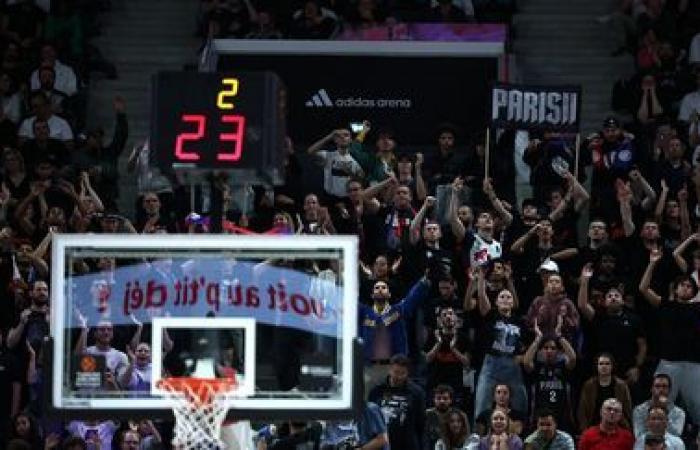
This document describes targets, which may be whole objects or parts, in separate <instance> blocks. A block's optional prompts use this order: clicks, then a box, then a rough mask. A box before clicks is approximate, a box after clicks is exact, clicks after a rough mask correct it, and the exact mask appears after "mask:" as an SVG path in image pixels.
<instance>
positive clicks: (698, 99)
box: [678, 73, 700, 122]
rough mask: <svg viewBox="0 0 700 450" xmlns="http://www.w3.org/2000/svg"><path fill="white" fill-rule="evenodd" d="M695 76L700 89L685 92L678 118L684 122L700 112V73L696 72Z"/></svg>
mask: <svg viewBox="0 0 700 450" xmlns="http://www.w3.org/2000/svg"><path fill="white" fill-rule="evenodd" d="M695 77H696V78H695V82H696V83H697V86H698V89H697V90H695V91H693V92H689V93H687V94H685V96H684V97H683V100H681V107H680V110H679V111H678V120H680V121H683V122H690V121H691V119H692V118H693V115H695V114H698V112H700V73H698V74H696V75H695Z"/></svg>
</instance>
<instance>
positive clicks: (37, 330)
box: [7, 280, 49, 355]
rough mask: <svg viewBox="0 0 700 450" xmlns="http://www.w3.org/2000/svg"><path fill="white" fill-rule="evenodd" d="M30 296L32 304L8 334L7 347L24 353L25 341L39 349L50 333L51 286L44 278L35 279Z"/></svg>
mask: <svg viewBox="0 0 700 450" xmlns="http://www.w3.org/2000/svg"><path fill="white" fill-rule="evenodd" d="M30 297H31V301H32V303H31V305H30V306H29V308H27V309H25V310H24V311H22V313H21V314H20V316H19V318H18V320H17V322H16V323H15V326H14V327H12V328H11V329H10V332H9V333H8V335H7V347H8V348H11V349H17V351H19V352H20V353H21V354H22V355H24V351H23V350H22V349H24V348H25V342H29V344H30V345H31V346H32V347H34V349H35V350H38V349H39V348H40V347H41V345H42V344H43V342H44V338H45V337H46V336H48V335H49V322H48V317H49V286H48V285H47V284H46V282H45V281H43V280H37V281H35V282H34V284H33V285H32V289H31V291H30Z"/></svg>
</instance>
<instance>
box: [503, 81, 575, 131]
mask: <svg viewBox="0 0 700 450" xmlns="http://www.w3.org/2000/svg"><path fill="white" fill-rule="evenodd" d="M580 118H581V87H580V86H530V85H516V84H501V83H497V84H495V85H494V86H493V90H492V91H491V118H490V119H491V123H492V125H494V126H496V127H499V128H500V127H506V126H511V127H512V126H515V127H517V128H522V129H533V128H554V129H557V130H560V131H569V132H576V131H578V130H579V123H580Z"/></svg>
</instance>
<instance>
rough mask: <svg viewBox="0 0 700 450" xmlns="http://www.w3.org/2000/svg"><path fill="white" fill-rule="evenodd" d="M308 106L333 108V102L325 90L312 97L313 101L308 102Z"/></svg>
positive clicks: (320, 90)
mask: <svg viewBox="0 0 700 450" xmlns="http://www.w3.org/2000/svg"><path fill="white" fill-rule="evenodd" d="M306 106H307V107H309V108H332V107H333V101H332V100H331V98H330V96H329V95H328V92H326V90H325V89H319V90H318V92H317V93H315V94H314V96H313V97H311V100H307V101H306Z"/></svg>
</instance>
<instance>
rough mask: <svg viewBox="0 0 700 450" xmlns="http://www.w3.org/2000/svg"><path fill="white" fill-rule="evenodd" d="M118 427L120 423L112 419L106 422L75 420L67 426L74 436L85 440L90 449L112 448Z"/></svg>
mask: <svg viewBox="0 0 700 450" xmlns="http://www.w3.org/2000/svg"><path fill="white" fill-rule="evenodd" d="M118 429H119V423H117V422H112V421H111V420H107V421H104V422H98V421H97V420H90V421H81V420H74V421H72V422H70V423H69V424H68V426H67V427H66V430H68V432H69V433H70V434H71V435H72V436H76V437H79V438H82V439H84V440H85V443H86V445H87V446H86V448H87V449H88V450H99V449H110V448H112V439H113V438H114V433H115V432H116V431H117V430H118Z"/></svg>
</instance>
